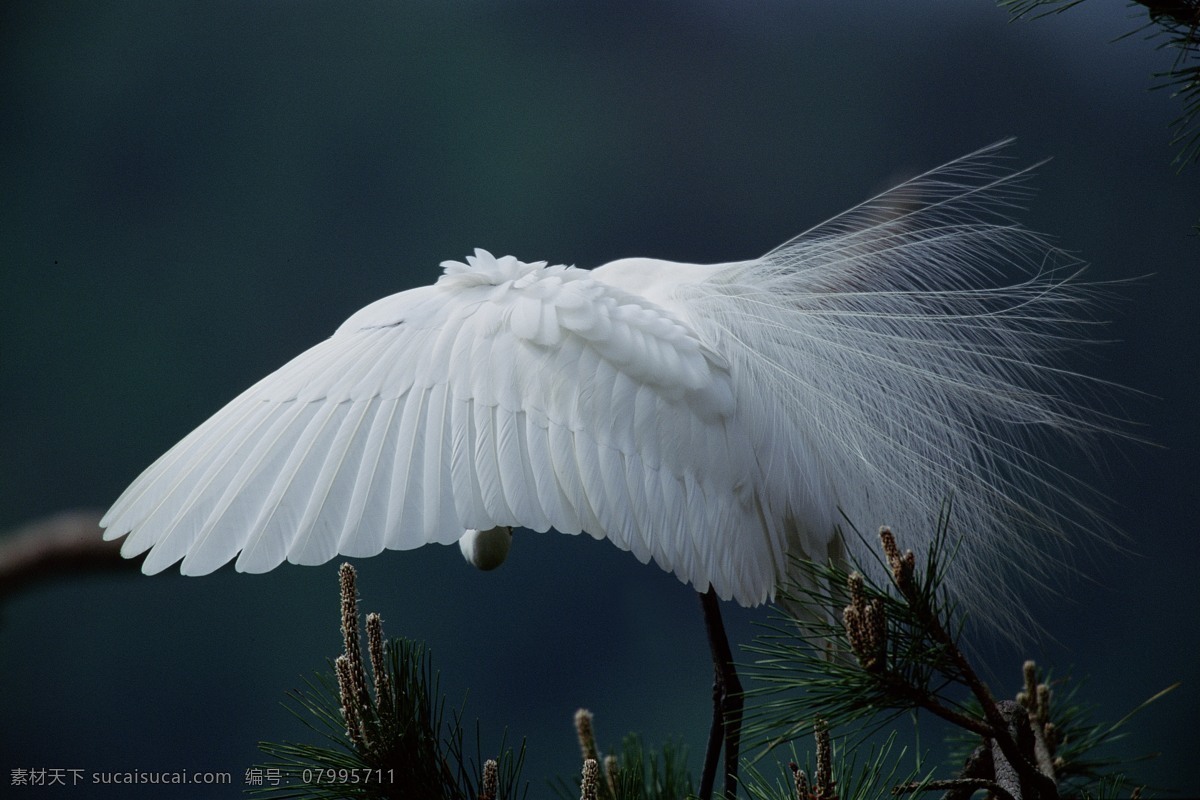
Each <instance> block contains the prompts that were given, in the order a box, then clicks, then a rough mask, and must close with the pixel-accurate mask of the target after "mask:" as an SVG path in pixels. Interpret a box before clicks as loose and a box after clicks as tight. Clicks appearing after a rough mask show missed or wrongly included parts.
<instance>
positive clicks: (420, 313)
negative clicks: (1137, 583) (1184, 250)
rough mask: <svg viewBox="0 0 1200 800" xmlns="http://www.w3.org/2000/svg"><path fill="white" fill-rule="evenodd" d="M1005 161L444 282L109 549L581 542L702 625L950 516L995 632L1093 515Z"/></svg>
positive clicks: (190, 467) (278, 377) (177, 455)
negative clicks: (661, 572) (767, 245)
mask: <svg viewBox="0 0 1200 800" xmlns="http://www.w3.org/2000/svg"><path fill="white" fill-rule="evenodd" d="M1003 144H1004V143H1001V144H1000V145H994V146H992V147H989V148H986V149H984V150H981V151H979V152H977V153H974V154H971V155H969V156H966V157H964V158H961V159H959V160H956V161H954V162H951V163H950V164H947V165H945V166H943V167H941V168H939V169H936V170H933V171H931V172H929V173H927V174H924V175H922V176H919V177H917V178H915V179H913V180H910V181H908V182H906V183H904V184H902V185H900V186H899V187H897V188H895V189H893V190H891V191H889V192H886V193H884V194H882V195H880V196H878V197H876V198H874V199H872V200H870V201H868V202H866V203H864V204H863V205H860V206H858V207H857V208H854V209H852V210H851V211H849V212H847V213H845V214H843V215H841V216H839V217H837V218H835V219H833V220H831V221H829V222H826V223H824V224H822V225H819V226H817V227H815V228H813V229H811V230H809V231H808V232H806V233H804V234H802V235H800V236H798V237H797V238H795V239H793V240H791V241H789V242H788V243H786V244H784V245H783V246H781V247H779V248H776V249H775V250H773V251H771V252H770V253H768V254H767V255H765V256H763V257H761V258H756V259H751V260H747V261H740V262H736V263H727V264H715V265H698V264H679V263H672V262H668V261H659V260H655V259H649V258H627V259H622V260H619V261H614V262H612V263H609V264H605V265H604V266H601V267H597V268H595V269H592V270H585V269H578V268H575V267H573V266H548V265H547V264H546V263H545V262H540V261H539V262H533V263H525V262H522V261H519V260H517V259H516V258H514V257H512V256H504V257H501V258H496V257H493V256H492V255H491V254H490V253H488V252H486V251H484V250H476V251H475V254H474V255H473V256H469V257H467V259H466V261H465V262H457V261H446V262H443V264H442V266H443V268H444V273H443V274H442V275H441V277H440V278H439V279H438V280H437V282H436V283H435V284H433V285H431V286H427V287H423V288H418V289H413V290H410V291H406V292H401V293H399V294H396V295H392V296H390V297H387V298H384V299H382V300H379V301H378V302H375V303H372V304H371V305H368V306H367V307H366V308H364V309H362V310H361V311H359V312H358V313H356V314H354V315H353V316H351V317H350V319H348V320H347V321H346V322H345V323H344V324H343V325H342V326H341V327H340V328H338V329H337V331H336V332H335V333H334V334H333V336H332V337H331V338H329V339H327V340H326V341H324V342H321V343H320V344H318V345H316V346H315V347H313V348H311V349H310V350H308V351H306V352H304V353H302V354H301V355H299V356H298V357H296V358H295V359H294V360H292V361H291V362H290V363H288V364H286V365H284V366H283V367H282V368H280V369H279V370H278V371H276V372H274V373H273V374H271V375H269V376H267V377H266V378H264V379H263V380H261V381H260V382H258V383H257V384H255V385H254V386H252V387H250V388H249V389H247V390H246V391H245V392H244V393H242V394H241V395H239V396H238V397H237V398H235V399H234V400H233V401H232V402H230V403H229V404H228V405H227V406H225V407H224V408H223V409H221V410H220V411H218V412H217V413H216V414H215V415H214V416H213V417H212V418H211V419H209V420H208V421H207V422H205V423H204V424H203V425H201V426H200V427H199V428H197V429H196V430H195V431H193V432H192V433H191V434H189V435H188V436H187V437H186V438H184V439H183V440H182V441H181V442H179V444H177V445H176V446H175V447H173V448H172V449H171V450H169V451H168V452H167V453H166V454H165V455H164V456H162V457H161V458H160V459H159V460H158V461H156V462H155V463H154V464H153V465H151V466H150V467H149V468H148V469H147V470H146V471H145V472H144V473H142V475H141V476H140V477H139V478H138V479H137V480H136V481H134V483H133V484H132V485H131V486H130V487H129V489H128V490H127V491H126V492H125V493H124V494H123V495H122V496H121V497H120V499H119V500H117V502H116V503H115V504H114V505H113V507H112V509H111V510H110V511H109V512H108V514H107V515H106V516H105V517H104V519H103V521H102V523H101V524H102V525H104V526H105V527H106V528H107V531H106V533H105V538H108V539H113V538H117V537H120V536H125V535H128V538H127V539H126V540H125V542H124V545H123V547H122V553H123V554H124V555H125V556H127V557H133V556H137V555H140V554H142V553H146V552H147V551H149V552H148V555H147V556H146V558H145V561H144V562H143V566H142V569H143V570H144V571H145V572H146V573H155V572H158V571H160V570H163V569H165V568H166V567H168V566H170V565H171V564H173V563H175V562H177V561H179V560H180V559H182V565H181V570H182V572H183V573H184V574H187V575H202V574H205V573H209V572H212V571H213V570H215V569H217V568H218V567H220V566H222V565H223V564H225V563H227V562H229V561H230V560H232V559H234V558H235V557H236V559H237V561H236V568H237V569H238V570H241V571H245V572H264V571H267V570H270V569H273V568H275V567H276V566H278V565H279V564H280V563H281V562H282V561H284V560H285V559H286V560H288V561H290V562H293V563H296V564H320V563H322V562H325V561H327V560H329V559H331V558H333V557H334V556H335V555H337V554H343V555H347V556H371V555H375V554H376V553H379V552H380V551H382V550H384V549H385V548H386V549H396V550H407V549H411V548H415V547H419V546H421V545H424V544H428V543H430V542H438V543H442V544H450V543H453V542H455V541H459V540H460V539H462V540H463V541H462V542H460V546H461V547H462V548H463V553H464V555H465V556H467V558H468V559H469V560H471V561H472V562H473V563H475V564H477V565H478V566H483V567H488V568H490V567H494V566H496V565H497V564H498V563H499V562H500V561H502V560H503V559H504V557H505V556H506V555H507V553H508V547H509V540H510V539H511V530H510V529H511V528H512V527H521V528H526V529H531V530H534V531H546V530H549V529H550V528H554V529H556V530H558V531H560V532H563V533H580V532H581V531H586V532H587V533H589V534H591V535H592V536H594V537H596V538H606V539H608V540H609V541H611V542H612V543H613V544H615V545H616V546H617V547H620V548H621V549H623V550H628V551H631V552H632V553H633V554H634V555H635V556H636V557H637V558H638V559H639V560H640V561H642V562H643V563H645V562H648V561H650V560H654V561H655V562H656V563H657V564H659V565H660V566H661V567H662V568H663V569H665V570H667V571H669V572H672V573H674V574H675V575H676V576H677V577H678V578H679V579H680V580H681V581H684V582H686V583H690V584H691V585H692V586H693V587H695V589H696V590H697V591H699V592H701V593H703V594H706V596H707V597H708V603H707V604H706V608H708V607H709V606H711V609H712V613H714V614H715V609H716V608H717V605H716V599H715V598H716V597H720V598H721V599H724V600H728V599H731V598H732V599H734V600H736V601H737V602H739V603H741V604H743V605H754V604H759V603H763V602H765V601H769V600H771V599H772V598H773V597H774V596H775V591H776V588H777V587H778V586H779V585H780V583H781V582H782V581H784V580H785V579H786V578H787V577H788V568H789V563H790V559H791V558H794V557H802V558H812V559H819V560H825V559H827V558H830V557H831V556H839V555H840V554H841V553H842V552H843V548H847V549H849V551H850V553H851V554H855V553H856V552H857V551H856V550H855V548H857V547H858V546H859V543H858V542H857V541H850V540H845V541H843V540H842V539H841V538H839V536H838V535H837V534H836V533H835V531H836V530H837V528H838V522H839V519H840V515H841V514H844V515H845V516H846V517H847V518H848V519H850V520H853V521H855V522H856V523H859V524H862V525H879V524H882V523H887V524H890V525H891V526H892V527H893V528H895V529H897V530H899V531H902V535H903V538H904V540H905V541H906V542H907V543H908V544H909V545H911V546H912V547H913V548H914V549H919V548H920V547H921V546H922V544H923V543H925V542H926V541H927V538H928V537H931V536H932V535H933V529H934V525H933V517H934V516H935V515H936V513H937V509H938V508H939V507H940V505H941V503H942V502H943V500H944V499H945V498H947V497H953V502H954V508H955V522H956V528H957V529H958V530H960V531H962V532H963V534H964V536H965V541H964V543H963V547H962V551H961V555H960V557H959V558H958V560H957V561H956V564H955V574H954V575H953V576H950V577H951V578H952V579H955V580H956V581H957V582H956V583H955V585H954V588H955V591H956V592H957V594H958V596H960V597H962V598H965V600H966V601H967V602H968V603H972V604H973V605H974V607H975V608H976V610H979V611H982V612H985V613H988V612H990V611H995V610H996V607H997V606H999V605H1002V604H1003V602H1004V601H1003V595H1004V593H1005V591H1007V590H1006V589H1005V588H1004V587H1003V586H1001V585H998V584H999V582H998V581H996V580H995V579H994V570H995V567H996V565H997V564H1001V563H1014V562H1020V561H1022V559H1023V558H1024V556H1025V555H1026V554H1028V553H1029V552H1030V551H1031V549H1033V548H1035V547H1037V546H1038V539H1037V538H1036V537H1030V536H1029V535H1028V532H1029V531H1030V530H1031V529H1032V528H1033V527H1035V526H1036V527H1038V528H1040V529H1041V530H1043V531H1050V532H1061V531H1062V530H1063V529H1065V528H1067V527H1070V525H1071V516H1072V515H1074V514H1075V513H1077V512H1079V511H1082V510H1083V509H1084V506H1083V505H1082V504H1078V503H1076V501H1075V500H1073V499H1072V498H1073V497H1074V495H1075V489H1076V484H1075V481H1073V480H1072V479H1071V478H1069V477H1067V476H1066V475H1064V474H1062V473H1057V472H1054V471H1052V470H1050V469H1049V468H1048V467H1047V466H1046V465H1045V464H1044V463H1043V458H1042V455H1041V454H1044V450H1042V449H1039V446H1038V445H1039V443H1040V442H1041V441H1042V437H1041V436H1040V434H1041V433H1043V432H1048V431H1049V432H1058V433H1072V432H1079V431H1084V430H1087V429H1088V428H1089V427H1091V423H1090V422H1088V421H1087V419H1086V416H1085V414H1084V413H1083V412H1082V411H1081V410H1080V409H1079V408H1078V406H1077V404H1076V403H1075V402H1074V400H1073V399H1072V396H1073V395H1074V394H1076V392H1075V390H1076V389H1077V388H1078V387H1076V386H1074V385H1073V384H1075V383H1077V382H1078V380H1079V378H1078V376H1076V375H1074V374H1072V373H1070V372H1067V371H1064V370H1062V369H1061V368H1059V367H1057V366H1055V365H1054V364H1053V363H1052V354H1053V351H1054V350H1056V349H1057V348H1058V347H1059V346H1061V345H1062V344H1063V343H1064V342H1065V341H1067V336H1068V335H1069V334H1071V331H1070V330H1069V329H1068V328H1069V326H1070V325H1071V324H1072V323H1073V321H1074V320H1076V319H1077V317H1078V313H1077V308H1076V306H1077V305H1079V304H1080V303H1081V302H1084V301H1085V300H1086V294H1087V292H1086V289H1083V288H1080V286H1079V285H1078V284H1075V283H1074V282H1073V281H1072V278H1073V277H1074V272H1075V269H1076V267H1075V264H1074V262H1072V261H1071V260H1070V259H1066V258H1063V257H1062V256H1061V254H1059V253H1057V251H1055V250H1054V249H1053V248H1051V247H1049V246H1048V245H1047V244H1046V243H1045V241H1044V240H1043V239H1042V238H1040V237H1039V236H1037V235H1036V234H1033V233H1030V232H1029V231H1026V230H1024V229H1022V228H1021V227H1019V226H1017V225H1016V224H1014V223H1012V222H1011V221H1010V220H1009V219H1008V218H1007V217H1005V216H1004V214H1005V212H1007V211H1008V210H1009V209H1010V208H1011V204H1012V202H1013V200H1014V199H1015V198H1016V197H1018V196H1019V195H1020V193H1021V190H1022V182H1023V178H1024V177H1025V176H1026V175H1027V171H1020V172H1015V173H1010V172H1005V171H1004V169H1003V165H1002V163H1001V156H1000V149H1001V148H1002V146H1003ZM1014 270H1016V271H1019V272H1020V277H1019V278H1018V279H1017V280H1016V281H1015V282H1008V283H1005V281H1006V280H1009V279H1011V274H1012V273H1013V271H1014ZM1059 501H1066V502H1065V503H1064V502H1059ZM464 531H467V533H466V534H465V535H464ZM858 555H860V556H864V557H861V558H859V561H861V562H862V563H863V564H865V565H870V564H873V563H874V561H875V560H874V559H872V558H870V557H865V554H862V553H858ZM1030 563H1035V562H1030ZM1025 567H1026V568H1027V567H1028V564H1026V565H1025ZM985 578H987V580H986V581H985ZM985 584H986V592H985V591H984V589H985ZM718 622H719V620H718ZM710 632H711V629H710ZM722 636H723V634H722ZM725 653H726V655H724V656H723V657H718V661H721V660H724V661H726V662H728V660H729V656H728V654H727V653H728V645H725ZM732 744H733V749H734V753H733V754H732V761H733V765H734V766H736V738H734V739H733V742H732ZM729 750H730V742H729V741H728V737H727V741H726V755H727V759H729V757H730V755H731V753H730V752H729Z"/></svg>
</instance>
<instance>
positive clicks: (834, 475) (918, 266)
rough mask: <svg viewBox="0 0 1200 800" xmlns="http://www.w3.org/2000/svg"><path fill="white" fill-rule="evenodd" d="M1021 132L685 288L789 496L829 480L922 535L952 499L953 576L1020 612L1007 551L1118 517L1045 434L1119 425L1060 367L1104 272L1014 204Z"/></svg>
mask: <svg viewBox="0 0 1200 800" xmlns="http://www.w3.org/2000/svg"><path fill="white" fill-rule="evenodd" d="M1007 144H1008V142H1007V141H1005V142H999V143H997V144H995V145H992V146H990V147H987V148H984V149H982V150H980V151H977V152H975V153H972V154H970V155H967V156H964V157H963V158H960V159H957V160H955V161H952V162H950V163H949V164H947V165H945V166H942V167H940V168H938V169H935V170H932V171H930V172H927V173H925V174H923V175H919V176H917V177H915V178H913V179H911V180H909V181H907V182H905V183H903V184H902V185H900V186H898V187H896V188H895V189H892V190H890V191H888V192H885V193H883V194H881V195H879V196H877V197H875V198H873V199H871V200H869V201H867V202H865V203H863V204H862V205H860V206H858V207H856V208H853V209H851V210H850V211H848V212H846V213H844V214H842V215H840V216H838V217H835V218H834V219H832V220H830V221H828V222H825V223H823V224H821V225H819V226H817V227H815V228H813V229H811V230H809V231H807V232H805V233H803V234H801V235H800V236H797V237H796V238H794V239H792V240H791V241H789V242H787V243H786V244H784V245H782V246H780V247H778V248H776V249H775V250H773V251H771V252H770V253H768V254H767V255H765V256H763V257H762V258H760V259H757V260H754V261H748V262H741V263H738V264H733V265H730V266H729V267H727V268H725V269H723V270H721V271H719V272H718V273H716V274H714V275H713V276H712V277H710V278H709V279H708V280H706V281H703V282H700V283H696V284H691V285H689V286H687V287H683V288H682V289H681V291H682V292H683V293H684V295H683V297H682V298H681V299H682V300H683V302H685V303H686V304H687V305H688V306H689V307H690V308H691V309H692V310H693V313H692V314H691V318H692V319H693V320H696V321H697V325H698V326H699V327H700V328H702V329H703V330H704V331H705V333H706V335H707V336H708V337H709V340H710V341H711V342H713V343H714V345H713V346H714V349H715V350H717V351H718V352H720V353H722V354H723V355H724V356H725V357H727V358H728V359H729V360H730V362H731V367H732V369H734V370H735V371H739V372H741V373H742V374H743V375H744V376H749V377H750V380H751V382H753V383H754V384H756V385H758V386H760V387H761V388H762V391H761V393H760V394H758V395H756V396H752V397H750V398H748V399H749V401H750V402H754V403H758V404H759V405H760V406H761V407H760V408H759V409H756V411H755V413H750V414H748V415H747V418H749V419H752V420H762V421H763V424H762V425H760V429H759V430H756V431H753V432H752V437H753V438H755V439H757V441H758V442H759V446H760V454H761V453H767V454H769V455H768V458H769V459H770V463H769V464H768V465H767V466H768V469H766V470H765V471H766V473H767V474H768V475H769V476H771V479H772V480H773V481H779V482H791V483H792V484H793V486H794V488H793V489H792V490H791V493H790V494H789V495H787V496H788V497H789V502H790V505H791V507H790V508H789V509H788V513H790V514H792V515H793V517H794V518H795V519H813V518H816V519H819V518H820V517H819V516H815V517H814V512H813V509H811V507H810V506H811V502H812V500H811V499H812V498H817V497H822V496H828V494H829V493H833V494H834V495H835V496H837V497H838V498H839V505H840V508H841V511H842V513H843V514H844V515H845V519H846V520H849V521H850V522H851V523H853V524H854V525H856V526H859V527H860V528H861V529H862V530H863V531H867V532H869V531H870V530H872V529H873V528H874V527H877V526H879V525H882V524H888V525H891V526H892V527H893V528H895V529H897V530H902V531H903V532H904V533H903V535H904V538H905V540H906V541H907V542H909V543H910V544H911V545H912V546H913V547H914V549H918V548H920V547H922V546H923V545H925V544H927V543H928V542H929V541H931V540H932V538H933V536H934V534H935V531H936V528H937V524H938V519H937V515H938V509H937V508H936V507H934V508H931V507H930V498H944V499H946V500H947V501H949V502H950V504H951V506H952V515H951V523H952V530H953V531H954V532H956V533H958V534H961V536H963V537H964V539H965V540H966V541H967V546H965V547H964V548H963V551H962V554H961V557H960V558H959V563H957V564H956V567H955V572H956V573H957V575H958V580H957V583H956V584H955V587H954V588H955V590H956V592H957V594H958V595H959V596H960V597H961V598H962V599H964V600H965V601H966V602H967V604H968V606H969V607H971V608H972V609H973V610H976V611H978V612H981V613H982V614H983V615H984V616H986V617H989V618H992V619H995V620H997V621H1005V618H1009V619H1008V621H1012V620H1011V614H1012V612H1013V605H1012V604H1011V603H1009V602H1007V601H1008V600H1010V599H1011V588H1009V587H1005V586H1003V585H1002V584H1003V582H1004V581H1003V577H1002V573H1000V572H998V571H997V566H998V565H1001V564H1004V565H1010V566H1012V567H1014V568H1016V569H1017V570H1020V571H1024V572H1026V573H1028V574H1029V575H1031V576H1032V577H1034V578H1035V579H1038V578H1041V579H1044V578H1045V573H1046V571H1047V570H1049V569H1051V568H1054V567H1056V566H1057V565H1059V564H1060V563H1062V552H1061V551H1062V547H1061V544H1062V543H1063V542H1065V541H1067V540H1068V537H1067V536H1065V535H1064V534H1068V533H1071V534H1074V533H1077V532H1079V531H1092V532H1095V531H1097V530H1101V531H1103V530H1104V528H1105V526H1104V523H1103V522H1101V521H1100V517H1099V516H1098V515H1097V513H1096V512H1095V511H1094V507H1095V506H1096V505H1097V504H1100V505H1102V502H1099V497H1098V496H1097V494H1096V493H1095V492H1093V491H1091V490H1090V489H1088V487H1087V486H1086V485H1084V484H1083V483H1082V482H1081V481H1080V480H1079V479H1078V478H1076V477H1074V476H1072V475H1070V474H1068V473H1067V472H1065V471H1063V470H1062V469H1061V467H1059V468H1056V467H1055V466H1052V465H1051V464H1050V463H1049V462H1048V461H1047V460H1046V459H1045V458H1044V456H1045V453H1046V449H1047V447H1052V446H1054V445H1055V444H1056V441H1055V440H1056V439H1059V440H1061V438H1062V437H1064V436H1065V437H1068V438H1072V439H1082V440H1084V441H1086V440H1087V439H1089V438H1090V437H1088V436H1087V434H1091V433H1094V432H1097V431H1102V430H1104V431H1111V430H1113V429H1115V428H1116V427H1119V425H1116V424H1114V420H1112V419H1111V418H1109V417H1107V416H1105V415H1104V414H1102V413H1100V412H1097V411H1095V410H1094V409H1095V407H1096V405H1095V403H1094V400H1095V395H1096V394H1097V390H1101V391H1100V394H1104V392H1103V389H1105V388H1106V386H1105V384H1103V383H1102V382H1100V381H1097V380H1094V379H1089V378H1086V377H1084V376H1082V375H1080V374H1078V373H1076V372H1073V371H1069V370H1066V369H1064V368H1062V367H1061V366H1059V364H1060V359H1059V356H1060V355H1061V354H1062V352H1063V351H1064V350H1067V349H1071V348H1074V347H1075V346H1076V345H1078V344H1080V343H1082V342H1087V341H1090V340H1091V339H1092V338H1094V337H1092V336H1090V335H1089V334H1088V332H1087V331H1086V330H1084V328H1085V327H1086V326H1088V325H1091V324H1094V323H1092V322H1089V321H1088V318H1087V314H1088V312H1089V311H1090V310H1091V309H1092V308H1093V306H1094V305H1095V300H1096V298H1097V296H1098V294H1102V290H1101V289H1100V287H1097V286H1096V285H1095V284H1087V283H1082V282H1080V281H1079V280H1078V277H1079V273H1080V271H1081V269H1082V264H1081V263H1080V262H1079V261H1078V260H1077V259H1075V258H1073V257H1071V256H1070V255H1068V254H1066V253H1064V252H1063V251H1061V250H1059V249H1057V248H1055V247H1053V246H1052V245H1051V244H1050V243H1049V242H1047V240H1046V239H1045V238H1044V237H1042V236H1040V235H1038V234H1036V233H1033V232H1031V231H1029V230H1026V229H1024V228H1022V227H1020V226H1019V225H1017V224H1016V223H1014V222H1013V221H1012V220H1011V219H1010V218H1009V217H1008V216H1007V214H1008V212H1009V211H1011V210H1012V209H1014V208H1017V207H1019V204H1020V202H1021V201H1022V200H1023V199H1024V198H1025V197H1026V195H1027V194H1028V189H1027V186H1026V181H1027V178H1028V177H1029V175H1030V173H1031V170H1032V169H1033V168H1032V167H1031V168H1028V169H1023V170H1019V171H1015V172H1014V171H1012V170H1011V169H1006V167H1005V164H1004V161H1005V158H1004V156H1003V150H1004V148H1005V146H1006V145H1007ZM1014 278H1015V279H1014ZM780 426H787V429H790V430H792V431H795V432H799V434H800V435H799V436H798V437H797V436H794V435H793V436H790V437H789V436H779V435H778V434H777V433H776V432H777V431H778V430H781V427H780ZM761 457H762V456H761V455H760V458H761ZM1056 461H1057V462H1058V463H1059V464H1061V459H1056ZM780 491H788V490H787V489H786V488H785V487H780ZM776 496H779V495H778V494H776ZM833 522H834V523H837V522H844V521H841V520H834V521H833ZM1069 538H1071V539H1075V538H1077V537H1075V536H1071V537H1069ZM855 550H856V547H855V546H854V545H853V544H851V551H852V552H854V551H855ZM918 552H920V550H919V549H918ZM812 555H817V554H812ZM867 561H868V562H869V561H870V559H867ZM864 566H865V567H868V568H870V567H871V566H874V565H872V564H870V563H867V564H864ZM1018 613H1019V612H1018Z"/></svg>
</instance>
